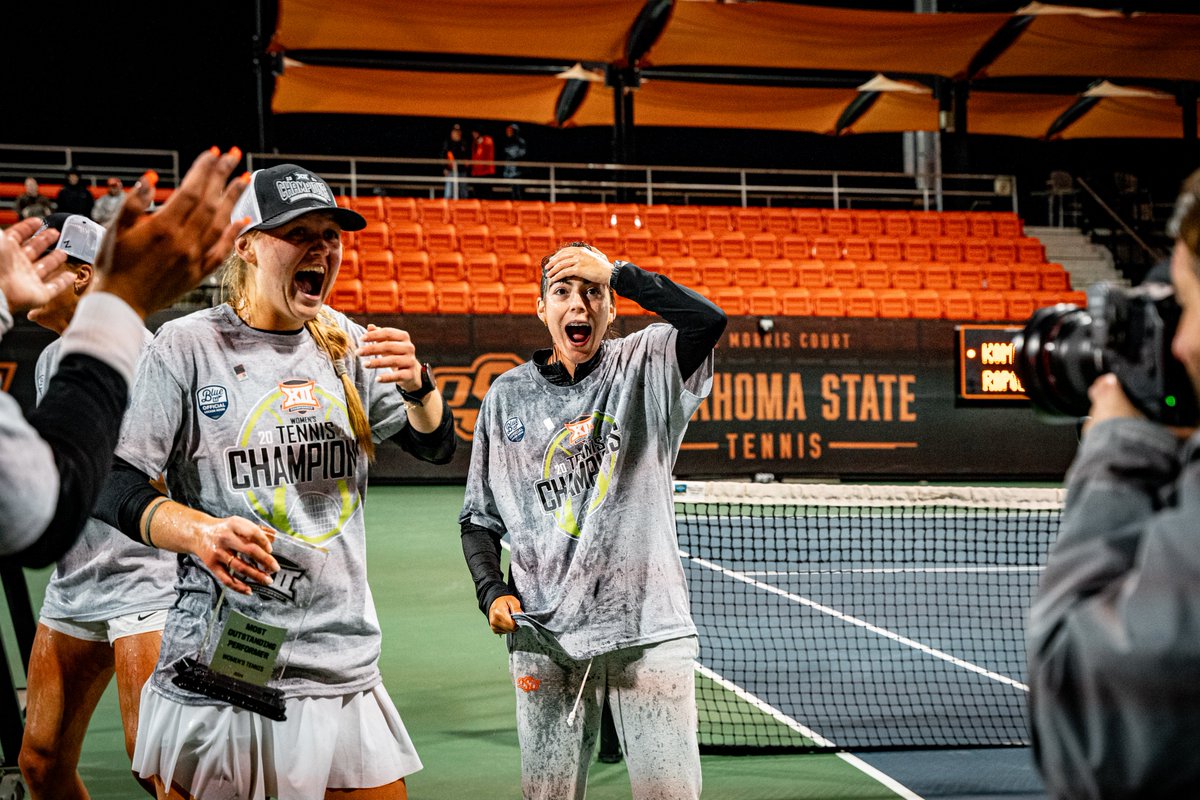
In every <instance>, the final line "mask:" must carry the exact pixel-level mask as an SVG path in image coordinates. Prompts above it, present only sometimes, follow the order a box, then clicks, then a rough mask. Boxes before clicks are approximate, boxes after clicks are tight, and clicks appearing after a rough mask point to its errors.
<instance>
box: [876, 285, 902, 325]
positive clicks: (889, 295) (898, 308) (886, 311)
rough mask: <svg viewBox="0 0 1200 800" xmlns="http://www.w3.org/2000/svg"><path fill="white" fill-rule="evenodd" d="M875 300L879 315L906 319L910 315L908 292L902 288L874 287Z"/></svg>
mask: <svg viewBox="0 0 1200 800" xmlns="http://www.w3.org/2000/svg"><path fill="white" fill-rule="evenodd" d="M875 302H876V303H877V304H878V307H879V316H881V317H887V318H891V319H906V318H908V317H909V316H910V311H909V307H908V292H906V291H904V290H903V289H876V290H875Z"/></svg>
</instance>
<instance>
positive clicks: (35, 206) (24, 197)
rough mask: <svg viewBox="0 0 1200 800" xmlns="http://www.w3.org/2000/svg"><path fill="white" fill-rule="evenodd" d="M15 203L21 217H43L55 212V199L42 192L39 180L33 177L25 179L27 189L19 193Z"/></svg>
mask: <svg viewBox="0 0 1200 800" xmlns="http://www.w3.org/2000/svg"><path fill="white" fill-rule="evenodd" d="M13 204H14V207H15V208H16V209H17V216H18V217H20V218H21V219H29V218H30V217H38V218H41V217H45V216H47V215H49V214H53V213H54V201H53V200H51V199H50V198H49V197H47V196H46V195H44V194H42V190H41V189H40V188H39V187H38V182H37V181H36V180H35V179H33V178H26V179H25V191H24V192H23V193H22V194H19V195H17V199H16V200H15V201H14V203H13Z"/></svg>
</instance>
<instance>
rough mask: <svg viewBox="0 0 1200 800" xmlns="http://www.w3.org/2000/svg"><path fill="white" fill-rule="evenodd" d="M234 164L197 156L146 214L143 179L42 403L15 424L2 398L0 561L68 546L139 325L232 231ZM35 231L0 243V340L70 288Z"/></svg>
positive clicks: (99, 460) (47, 237) (194, 276)
mask: <svg viewBox="0 0 1200 800" xmlns="http://www.w3.org/2000/svg"><path fill="white" fill-rule="evenodd" d="M240 160H241V151H240V150H238V149H237V148H233V149H232V150H231V151H230V152H228V153H226V154H224V155H222V154H221V153H220V151H219V150H217V148H215V147H214V148H212V150H209V151H205V152H204V153H202V154H201V155H200V156H199V157H198V158H197V159H196V161H195V163H194V164H192V166H191V168H190V169H189V170H188V172H187V174H186V175H185V176H184V179H183V181H182V182H181V183H180V186H179V188H178V189H177V190H176V191H175V192H174V193H173V194H172V196H171V199H170V201H168V202H167V203H164V204H163V206H162V207H161V208H160V209H159V210H158V212H157V213H155V214H152V215H149V216H147V215H146V214H145V210H146V209H147V208H148V207H149V205H150V201H151V199H152V198H153V195H154V184H155V182H156V181H157V176H156V175H154V174H153V173H147V174H146V175H144V176H142V179H141V180H140V181H139V182H138V185H137V186H136V187H135V190H134V191H133V192H132V193H131V194H130V197H131V200H130V202H129V203H128V204H127V207H125V208H124V209H123V210H122V212H121V214H120V215H119V216H118V217H117V219H116V220H114V222H113V225H112V229H111V230H110V231H109V233H108V235H107V236H105V239H104V246H103V247H102V248H101V249H100V253H99V255H98V256H97V261H96V264H95V268H96V269H95V277H94V278H93V281H94V285H93V287H92V290H91V291H90V292H89V293H88V295H87V296H86V297H84V298H83V299H82V300H81V301H80V303H79V306H78V308H77V309H76V311H75V316H74V318H73V319H72V321H71V325H70V326H69V327H68V328H67V330H66V332H65V333H64V334H63V337H62V346H61V348H60V350H59V354H60V360H59V364H58V370H57V371H56V372H55V374H54V376H53V377H52V378H51V379H50V381H49V383H48V384H47V386H46V390H45V393H44V395H43V397H42V401H41V404H40V405H38V407H37V408H36V409H34V410H32V411H30V412H29V414H28V415H25V414H22V412H21V408H20V406H19V405H18V404H17V401H16V400H14V399H13V398H12V397H11V396H10V395H9V394H7V393H5V392H0V556H12V557H13V558H14V560H15V561H16V563H20V564H24V565H27V566H45V565H47V564H50V563H52V562H54V561H56V560H57V559H58V558H60V557H61V556H62V555H63V553H65V552H66V551H67V550H69V549H70V548H71V546H72V545H73V544H74V543H75V540H76V538H77V537H78V535H79V532H80V530H81V529H82V528H83V525H84V523H85V521H86V520H87V518H88V516H89V515H90V512H91V510H92V507H93V505H94V501H95V498H96V497H97V496H98V494H99V491H100V486H101V484H102V483H103V482H104V480H105V477H106V476H107V474H108V471H109V469H110V467H111V465H112V454H113V450H114V448H115V447H116V443H117V434H118V429H119V427H120V422H121V417H122V415H123V413H124V411H125V404H126V400H127V398H128V391H129V384H130V383H131V382H132V380H133V371H134V364H135V362H136V361H137V357H138V354H139V353H140V351H141V348H142V340H143V336H144V330H145V324H144V322H143V320H144V319H145V317H146V316H147V315H148V314H151V313H153V312H154V311H157V310H158V309H160V308H165V307H166V306H168V305H170V304H171V303H172V302H173V301H174V300H175V298H177V297H179V295H181V294H182V293H183V292H185V291H187V290H189V289H191V288H192V287H194V286H195V285H196V284H198V283H199V282H200V280H201V279H202V278H204V277H205V276H206V275H208V274H209V273H210V272H212V271H213V270H214V269H216V268H217V266H218V265H219V264H220V263H221V257H222V255H223V253H224V252H227V250H228V248H229V246H230V245H231V244H232V242H233V237H234V235H235V234H236V233H237V230H238V228H237V226H235V225H232V224H230V222H229V210H230V209H231V208H232V207H233V204H234V202H235V200H236V199H237V196H238V194H239V193H240V191H241V188H242V186H244V183H243V182H240V181H233V182H230V183H229V184H227V183H226V181H227V179H228V177H229V174H230V172H231V171H232V170H233V168H234V166H235V165H236V164H237V163H238V161H240ZM40 226H41V220H38V219H27V220H23V221H22V222H18V223H16V224H15V225H12V226H10V227H9V228H8V229H7V230H5V231H4V232H3V234H0V336H2V335H3V334H4V333H6V332H7V331H8V330H10V329H11V328H12V324H13V319H12V314H11V312H14V311H24V310H27V309H30V308H35V307H37V306H42V305H45V304H46V303H48V302H50V300H51V299H52V298H53V297H54V296H55V295H57V294H58V293H59V292H62V291H65V290H67V289H68V288H69V287H70V286H71V284H72V283H73V280H74V275H73V274H72V273H71V272H69V271H66V270H64V264H65V262H66V259H67V254H66V253H65V252H64V251H62V250H54V251H52V252H51V253H49V254H46V255H43V253H45V252H46V250H47V248H49V247H50V246H51V245H53V244H54V243H55V242H56V241H57V240H58V231H55V230H53V229H48V230H45V231H42V232H41V233H37V230H38V228H39V227H40ZM81 409H86V411H87V413H81Z"/></svg>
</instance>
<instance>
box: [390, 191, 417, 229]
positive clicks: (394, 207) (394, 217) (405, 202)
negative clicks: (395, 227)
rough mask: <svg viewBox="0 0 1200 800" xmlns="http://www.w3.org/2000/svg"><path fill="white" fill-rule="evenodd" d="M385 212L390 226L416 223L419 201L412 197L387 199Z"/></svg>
mask: <svg viewBox="0 0 1200 800" xmlns="http://www.w3.org/2000/svg"><path fill="white" fill-rule="evenodd" d="M383 210H384V212H385V213H386V214H387V221H388V224H389V225H392V224H395V223H397V222H416V221H417V219H418V216H417V201H416V199H414V198H412V197H385V198H383Z"/></svg>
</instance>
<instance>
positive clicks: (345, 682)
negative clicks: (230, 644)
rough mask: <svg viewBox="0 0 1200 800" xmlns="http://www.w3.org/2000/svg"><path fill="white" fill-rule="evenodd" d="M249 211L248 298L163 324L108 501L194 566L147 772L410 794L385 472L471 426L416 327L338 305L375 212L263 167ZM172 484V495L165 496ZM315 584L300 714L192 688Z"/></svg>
mask: <svg viewBox="0 0 1200 800" xmlns="http://www.w3.org/2000/svg"><path fill="white" fill-rule="evenodd" d="M239 217H244V218H245V224H244V226H243V228H242V230H241V233H240V234H239V235H238V237H237V238H236V240H235V242H234V251H233V253H231V254H230V256H229V258H228V259H227V260H226V263H225V275H224V283H225V288H226V291H227V294H228V299H227V302H226V303H225V304H223V305H221V306H218V307H216V308H212V309H207V310H203V311H199V312H196V313H194V314H191V315H189V316H187V317H183V318H181V319H178V320H174V321H172V322H168V323H166V324H164V325H163V326H162V328H161V329H160V330H159V332H158V334H157V335H156V337H155V339H154V340H153V341H152V342H151V343H150V344H149V345H148V347H147V350H146V354H145V356H144V358H143V361H142V364H141V367H140V369H139V372H138V377H137V382H136V386H135V389H134V391H133V398H132V403H131V408H130V411H129V414H128V415H127V423H126V426H125V428H124V430H123V432H122V436H121V442H120V445H119V446H118V448H117V455H118V463H117V465H116V466H115V468H114V476H113V479H112V480H111V481H110V484H109V487H108V493H107V496H106V502H105V503H103V506H104V512H105V513H106V514H108V515H109V516H110V517H111V518H112V521H113V524H115V525H116V526H117V527H119V528H120V529H121V530H122V531H124V532H125V533H126V535H128V536H131V537H134V538H138V539H140V540H141V541H143V542H145V543H146V544H149V545H152V546H155V547H160V548H164V549H168V550H174V551H176V552H179V553H183V554H184V555H182V556H180V558H179V570H178V576H177V580H176V589H177V599H176V602H175V605H174V606H173V607H172V608H171V610H170V613H169V615H168V618H167V625H166V629H165V631H164V633H163V643H162V655H161V657H160V659H159V663H158V668H157V670H156V671H155V673H154V675H153V677H152V678H151V680H150V682H149V683H147V687H146V689H145V690H144V691H143V693H142V708H141V721H140V725H139V729H138V736H137V745H136V751H135V753H134V768H135V770H137V771H138V773H139V774H140V775H142V776H143V777H146V778H152V779H153V780H154V781H155V782H156V783H157V784H158V786H159V792H160V796H161V797H172V798H176V797H195V798H205V799H206V800H207V798H219V797H237V798H264V797H266V796H273V797H281V798H284V797H286V798H296V799H298V800H308V799H311V800H320V798H324V797H327V796H331V795H333V794H336V795H337V796H338V797H342V796H345V797H358V798H403V797H405V796H406V788H405V784H404V776H405V775H407V774H410V773H412V772H415V771H416V770H418V769H420V767H421V762H420V759H419V758H418V757H417V754H416V751H415V749H414V748H413V745H412V742H411V740H410V739H409V737H408V734H407V732H406V731H405V729H404V724H403V722H402V721H401V719H400V715H399V713H398V712H397V711H396V708H395V706H394V705H393V704H392V701H391V700H390V699H389V697H388V694H387V692H386V691H385V690H384V688H383V686H382V685H381V682H380V681H381V679H380V674H379V668H378V659H379V649H380V629H379V623H378V619H377V617H376V612H375V607H374V601H373V600H372V598H371V592H370V589H369V587H368V585H367V574H366V539H365V530H364V526H363V508H362V504H363V499H364V495H365V490H366V484H367V465H368V462H369V461H370V460H371V459H372V458H373V455H374V449H375V445H376V443H379V442H383V441H385V440H386V441H391V442H393V443H395V444H397V445H399V446H400V447H401V448H402V449H404V450H406V451H407V452H409V453H410V454H411V455H413V456H415V457H417V458H420V459H422V460H425V461H430V462H433V463H438V464H443V463H446V462H447V461H449V460H450V458H451V457H452V455H453V453H454V446H455V438H454V432H453V420H452V418H451V416H450V412H449V409H448V407H447V406H446V405H445V404H444V403H443V402H442V399H441V396H440V395H439V394H438V392H437V390H436V388H435V387H434V386H433V383H432V378H431V376H430V374H429V368H428V365H424V366H423V365H422V364H421V362H420V361H419V360H418V358H417V353H416V349H415V346H414V344H413V342H412V340H411V339H410V337H409V335H408V333H407V332H405V331H401V330H397V329H394V328H380V327H376V326H374V325H370V326H368V327H367V328H366V329H364V328H363V327H362V326H360V325H358V324H356V323H354V322H353V321H351V320H350V319H348V318H347V317H346V316H344V315H343V314H341V313H339V312H337V311H335V310H333V309H332V308H329V307H328V306H326V305H325V301H326V299H327V298H328V296H329V293H330V291H331V289H332V287H333V283H334V279H335V278H336V276H337V273H338V268H339V266H340V264H341V260H342V240H341V233H342V231H344V230H359V229H361V228H362V227H364V225H365V221H364V220H363V218H362V217H361V216H359V215H358V214H357V213H355V212H353V211H351V210H349V209H345V208H340V207H338V206H337V205H336V204H335V202H334V198H333V195H332V192H331V191H330V189H329V187H328V186H327V185H326V184H325V182H324V181H323V180H322V179H321V178H320V177H319V176H317V175H316V174H314V173H312V172H309V171H308V170H305V169H303V168H302V167H299V166H297V165H295V164H283V165H280V166H276V167H271V168H270V169H264V170H259V171H257V172H255V173H254V175H253V176H252V177H251V179H250V184H249V186H248V187H247V189H246V191H245V193H244V194H243V195H242V198H241V200H239V202H238V204H237V206H236V207H235V208H234V211H233V218H234V219H238V218H239ZM160 472H161V473H164V474H165V475H166V482H167V487H168V489H169V490H170V495H169V498H168V497H166V496H163V495H161V494H160V493H159V492H158V491H157V490H155V489H154V488H153V487H152V486H151V485H150V483H149V476H152V475H156V474H158V473H160ZM289 540H299V541H301V542H304V543H307V544H308V545H314V546H318V547H320V548H323V549H324V551H326V554H327V555H326V556H325V557H324V559H323V563H322V565H321V567H320V571H319V577H316V578H314V577H313V574H307V573H304V572H303V571H302V570H301V571H300V572H299V573H298V572H297V568H296V564H295V563H291V564H289V563H288V562H287V560H286V553H288V552H292V553H296V552H297V550H295V549H289V548H298V547H300V545H299V544H289ZM284 545H288V547H284ZM276 556H278V557H279V558H278V559H276ZM281 562H282V563H283V566H284V567H286V568H287V569H286V570H285V571H284V572H277V570H279V568H280V565H281ZM310 573H314V574H315V573H316V570H310ZM273 574H274V577H275V578H279V579H280V580H279V581H273V578H272V576H273ZM297 576H298V577H297ZM293 581H294V582H293ZM306 581H307V583H305V582H306ZM300 585H305V586H307V589H308V591H307V592H306V597H309V598H310V599H308V600H307V606H306V607H305V608H303V609H301V608H300V605H299V604H300V603H301V602H303V601H302V600H301V599H299V597H297V598H291V599H287V600H286V602H288V603H293V604H295V605H296V606H297V607H296V609H295V613H294V614H292V615H291V616H289V617H287V619H288V620H289V625H288V632H287V636H288V640H287V643H286V645H285V646H286V647H287V648H289V649H288V651H287V664H286V670H285V671H284V672H283V674H282V676H279V675H278V673H277V672H276V674H275V675H274V680H272V681H271V682H270V686H271V687H272V688H276V689H279V690H281V691H282V692H283V696H284V702H285V708H286V720H285V721H280V722H277V721H272V720H270V719H267V718H266V717H264V716H261V715H259V714H256V713H254V712H252V711H248V710H246V709H243V708H238V707H235V706H231V705H228V704H226V703H224V702H220V701H216V700H212V699H210V698H209V697H207V696H204V695H201V694H197V693H195V692H192V691H187V690H185V689H182V688H180V687H179V686H178V685H176V684H175V683H174V682H173V681H172V677H173V676H174V675H175V673H176V670H175V669H173V667H174V665H175V664H176V663H177V662H180V660H181V659H183V658H185V657H199V658H200V659H201V660H203V659H204V658H205V657H206V656H207V655H208V654H206V653H203V652H201V648H202V645H203V643H204V642H205V641H206V636H207V632H208V631H209V630H210V629H211V630H212V631H215V632H218V633H219V632H220V631H221V630H223V628H224V626H225V625H226V624H227V621H228V619H229V618H230V617H229V615H230V611H231V609H232V610H233V611H239V612H240V613H243V614H245V615H246V616H250V617H254V609H255V608H256V607H260V606H256V605H255V601H258V602H259V603H263V602H265V601H266V599H272V600H275V599H278V598H280V597H281V596H283V597H287V595H288V590H289V589H290V588H291V587H293V586H300ZM227 590H232V591H227ZM298 594H299V593H297V595H298ZM214 618H215V619H214ZM215 636H216V634H215V633H214V634H213V638H215ZM208 648H209V654H211V650H212V644H211V642H210V643H209V645H208Z"/></svg>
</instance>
